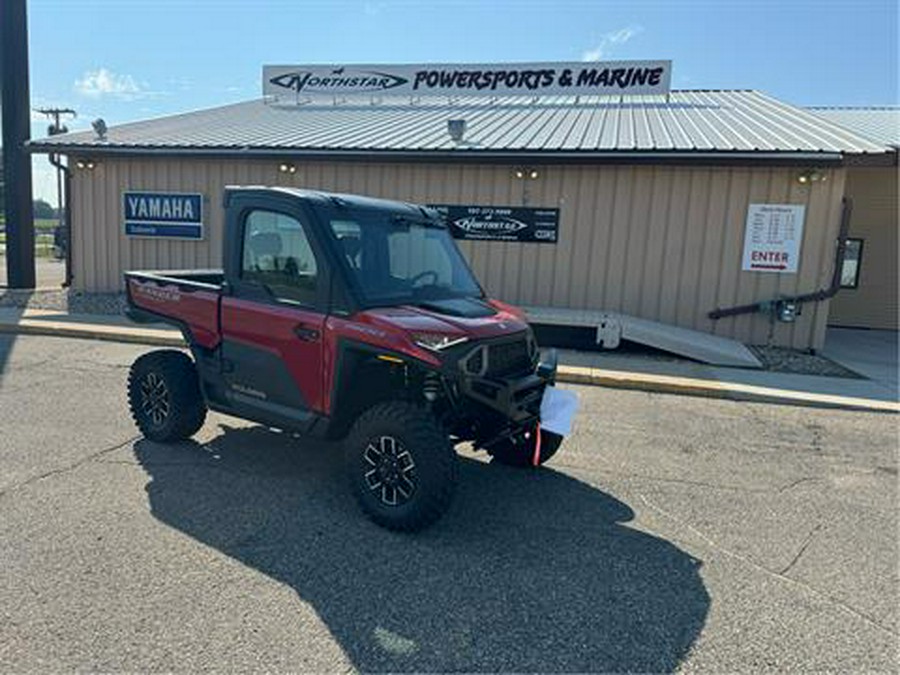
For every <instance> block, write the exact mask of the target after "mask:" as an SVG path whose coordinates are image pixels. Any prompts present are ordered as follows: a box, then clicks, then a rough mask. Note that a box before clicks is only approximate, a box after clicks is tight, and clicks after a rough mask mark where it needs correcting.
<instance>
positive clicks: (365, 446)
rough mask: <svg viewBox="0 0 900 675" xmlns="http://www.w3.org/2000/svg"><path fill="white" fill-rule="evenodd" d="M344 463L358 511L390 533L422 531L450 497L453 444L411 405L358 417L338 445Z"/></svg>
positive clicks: (383, 406)
mask: <svg viewBox="0 0 900 675" xmlns="http://www.w3.org/2000/svg"><path fill="white" fill-rule="evenodd" d="M344 459H345V470H346V472H347V478H348V480H349V482H350V489H351V490H352V492H353V495H354V496H355V497H356V501H357V502H358V503H359V506H360V508H362V510H363V512H365V514H366V515H367V516H369V518H371V519H372V520H374V521H375V522H376V523H378V524H379V525H381V526H382V527H386V528H388V529H390V530H400V531H404V532H414V531H416V530H421V529H423V528H425V527H428V526H429V525H431V524H432V523H433V522H434V521H436V520H437V519H438V518H440V517H441V516H442V515H443V514H444V512H445V511H446V510H447V508H448V507H449V506H450V502H451V501H452V499H453V493H454V491H455V489H456V482H457V475H458V466H457V459H456V452H455V450H454V449H453V445H452V444H451V443H450V439H449V437H448V435H447V433H446V432H445V431H444V430H443V429H442V428H441V426H440V424H438V422H437V420H435V419H434V418H433V417H432V416H431V415H430V414H429V413H428V412H427V411H425V410H424V409H422V408H419V407H416V406H414V405H412V404H411V403H405V402H402V401H390V402H386V403H380V404H378V405H375V406H373V407H372V408H369V409H368V410H367V411H366V412H365V413H363V414H362V415H361V416H360V418H359V419H358V420H357V421H356V423H355V424H354V425H353V428H352V429H351V430H350V433H349V435H348V436H347V438H346V440H345V442H344Z"/></svg>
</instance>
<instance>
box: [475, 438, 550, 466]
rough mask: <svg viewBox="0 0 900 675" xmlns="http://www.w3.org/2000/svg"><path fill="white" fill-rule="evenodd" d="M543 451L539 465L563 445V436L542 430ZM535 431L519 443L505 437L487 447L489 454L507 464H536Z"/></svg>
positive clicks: (494, 459) (497, 460) (500, 462)
mask: <svg viewBox="0 0 900 675" xmlns="http://www.w3.org/2000/svg"><path fill="white" fill-rule="evenodd" d="M540 433H541V451H540V455H539V456H538V462H537V464H538V466H541V465H543V464H544V463H545V462H547V461H548V460H549V459H550V458H551V457H553V455H555V454H556V451H557V450H559V446H560V445H562V441H563V437H562V436H560V435H559V434H554V433H553V432H552V431H541V432H540ZM536 438H537V436H536V434H535V433H534V432H532V433H530V434H529V435H528V438H526V439H522V440H521V442H519V443H514V442H513V440H512V439H509V438H507V439H504V440H502V441H498V442H497V443H494V444H493V445H491V446H490V447H489V448H487V451H488V454H490V455H491V457H492V458H493V460H492V461H494V462H497V463H498V464H504V465H506V466H516V467H522V468H525V467H529V466H534V450H535V447H534V446H535V439H536Z"/></svg>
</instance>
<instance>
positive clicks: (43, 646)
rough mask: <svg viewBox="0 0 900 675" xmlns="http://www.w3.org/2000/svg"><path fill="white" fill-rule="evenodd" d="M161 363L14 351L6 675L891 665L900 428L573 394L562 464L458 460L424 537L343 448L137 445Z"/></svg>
mask: <svg viewBox="0 0 900 675" xmlns="http://www.w3.org/2000/svg"><path fill="white" fill-rule="evenodd" d="M147 349H148V348H146V347H140V346H133V345H125V344H115V343H104V342H94V341H82V340H74V339H60V338H46V337H34V336H18V337H16V336H9V335H2V336H0V672H24V671H44V672H46V671H63V670H64V671H72V670H83V671H150V670H154V671H159V670H166V671H176V670H177V671H196V670H204V671H211V670H214V671H226V670H227V671H247V670H254V671H261V670H267V671H285V670H291V671H327V672H335V671H341V672H344V671H347V670H353V669H355V670H361V671H517V672H537V671H540V672H549V671H592V672H597V671H624V670H628V671H652V672H661V671H671V670H685V671H694V670H702V671H743V672H759V671H760V670H763V669H766V670H772V669H778V670H790V671H822V670H835V671H847V670H855V671H862V670H865V671H896V670H897V668H898V653H897V644H898V621H897V591H898V578H897V568H898V544H897V537H896V535H897V525H898V522H897V520H898V519H897V418H896V416H894V415H885V414H878V413H865V412H854V411H845V410H827V409H809V408H795V407H791V406H785V405H770V404H765V403H748V402H735V401H728V400H713V399H705V398H697V397H683V396H677V395H671V394H656V393H647V392H637V391H623V390H615V389H604V388H601V387H579V386H571V387H570V388H572V389H573V390H575V391H576V392H577V393H578V394H579V396H580V398H581V402H582V410H581V413H580V416H579V418H578V419H577V424H576V430H575V432H574V434H573V436H572V437H571V438H570V439H568V440H567V442H566V444H565V446H564V447H563V448H562V449H561V450H560V453H559V454H558V455H557V457H555V458H554V459H553V460H552V461H551V462H550V463H549V464H548V466H547V467H546V468H545V469H543V470H540V471H536V472H531V471H516V470H512V469H508V468H504V467H498V466H491V465H490V464H488V463H487V462H486V461H485V458H484V457H483V456H481V455H479V454H475V453H472V452H469V451H467V450H463V451H462V452H461V455H462V471H461V484H460V489H459V491H458V493H457V497H456V501H455V503H454V505H453V507H452V508H451V510H450V512H449V513H448V514H447V515H446V516H445V518H444V519H443V520H441V521H440V522H439V523H438V524H437V525H436V526H435V527H433V528H432V529H430V530H428V531H426V532H424V533H420V534H418V535H414V536H410V535H399V534H393V533H389V532H386V531H384V530H381V529H379V528H378V527H376V526H374V525H372V524H370V523H369V522H368V521H367V520H365V519H364V517H363V516H362V515H361V514H360V513H359V512H358V511H357V509H356V507H355V505H354V504H353V501H352V499H351V498H350V497H349V496H348V494H347V492H346V490H345V488H344V483H343V480H342V477H341V466H340V461H339V452H338V448H337V447H336V446H335V445H334V444H329V443H322V442H310V441H308V440H302V439H296V438H293V437H291V436H290V435H287V434H284V433H277V432H274V431H271V430H268V429H264V428H261V427H257V426H253V425H249V424H247V423H244V422H241V421H239V420H235V419H232V418H228V417H224V416H220V415H211V416H210V417H209V419H208V421H207V424H206V425H205V427H204V428H203V429H202V430H201V432H200V434H198V437H197V441H196V442H186V443H182V444H179V445H175V446H163V445H158V444H154V443H151V442H148V441H146V440H142V439H141V438H140V437H139V436H138V434H137V432H136V431H135V429H134V427H133V425H132V423H131V420H130V418H129V416H128V413H127V410H126V406H125V396H124V388H125V378H126V375H127V368H128V365H129V364H130V362H131V361H132V360H133V359H134V358H135V357H136V356H137V355H138V354H140V353H143V352H144V351H147Z"/></svg>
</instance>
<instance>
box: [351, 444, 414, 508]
mask: <svg viewBox="0 0 900 675" xmlns="http://www.w3.org/2000/svg"><path fill="white" fill-rule="evenodd" d="M363 460H364V461H365V464H364V470H365V474H364V478H365V482H366V487H367V488H368V489H369V491H370V492H372V493H373V494H374V495H375V496H376V497H377V498H378V500H379V501H380V502H381V503H382V504H384V505H386V506H402V505H404V504H406V503H407V502H408V501H409V500H410V499H412V497H413V495H414V494H415V492H416V488H417V487H418V485H417V478H416V463H415V461H414V460H413V458H412V455H411V454H410V453H409V450H407V449H406V446H404V445H403V443H402V442H401V441H400V440H399V439H397V438H395V437H394V436H378V437H376V438H372V439H371V440H370V441H369V442H368V443H367V444H366V449H365V452H363Z"/></svg>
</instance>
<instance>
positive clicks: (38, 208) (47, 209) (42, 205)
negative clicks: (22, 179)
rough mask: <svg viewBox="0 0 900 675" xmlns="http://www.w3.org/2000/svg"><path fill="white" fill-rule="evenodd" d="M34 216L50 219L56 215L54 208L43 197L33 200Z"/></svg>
mask: <svg viewBox="0 0 900 675" xmlns="http://www.w3.org/2000/svg"><path fill="white" fill-rule="evenodd" d="M34 217H35V218H42V219H50V218H55V217H56V209H54V208H53V207H52V206H50V204H49V203H48V202H45V201H44V200H43V199H35V200H34Z"/></svg>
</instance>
